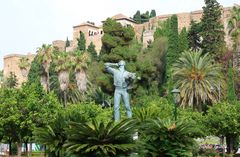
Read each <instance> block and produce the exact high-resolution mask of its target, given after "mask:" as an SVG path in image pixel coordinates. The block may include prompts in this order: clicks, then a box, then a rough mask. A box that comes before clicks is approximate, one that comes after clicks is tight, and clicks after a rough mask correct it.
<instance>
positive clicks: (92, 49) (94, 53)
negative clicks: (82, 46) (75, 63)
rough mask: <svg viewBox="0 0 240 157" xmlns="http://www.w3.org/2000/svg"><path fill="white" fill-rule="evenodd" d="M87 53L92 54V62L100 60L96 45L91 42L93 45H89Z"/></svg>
mask: <svg viewBox="0 0 240 157" xmlns="http://www.w3.org/2000/svg"><path fill="white" fill-rule="evenodd" d="M87 52H89V53H90V56H91V60H92V61H93V60H97V59H98V55H97V51H96V49H95V45H94V44H93V42H91V43H90V44H89V45H88V48H87Z"/></svg>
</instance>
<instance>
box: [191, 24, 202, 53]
mask: <svg viewBox="0 0 240 157" xmlns="http://www.w3.org/2000/svg"><path fill="white" fill-rule="evenodd" d="M200 32H201V23H196V22H195V21H193V20H192V21H191V23H190V28H189V31H188V42H189V47H190V48H191V49H192V50H195V51H196V50H199V49H200V48H201V40H200Z"/></svg>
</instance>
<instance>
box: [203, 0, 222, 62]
mask: <svg viewBox="0 0 240 157" xmlns="http://www.w3.org/2000/svg"><path fill="white" fill-rule="evenodd" d="M205 4H206V6H204V7H203V16H202V19H201V26H202V32H201V36H202V38H203V41H202V49H203V54H206V53H210V54H211V55H212V56H213V57H214V59H215V60H219V58H220V55H221V54H222V53H223V51H224V47H225V41H224V30H223V25H222V24H221V11H222V9H221V7H220V4H219V3H218V2H217V1H216V0H205Z"/></svg>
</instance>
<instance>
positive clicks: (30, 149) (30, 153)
mask: <svg viewBox="0 0 240 157" xmlns="http://www.w3.org/2000/svg"><path fill="white" fill-rule="evenodd" d="M29 156H32V142H31V143H30V148H29Z"/></svg>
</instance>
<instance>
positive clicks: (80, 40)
mask: <svg viewBox="0 0 240 157" xmlns="http://www.w3.org/2000/svg"><path fill="white" fill-rule="evenodd" d="M77 41H78V50H80V51H85V50H86V39H85V35H84V33H83V32H82V31H80V37H79V38H78V39H77Z"/></svg>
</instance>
